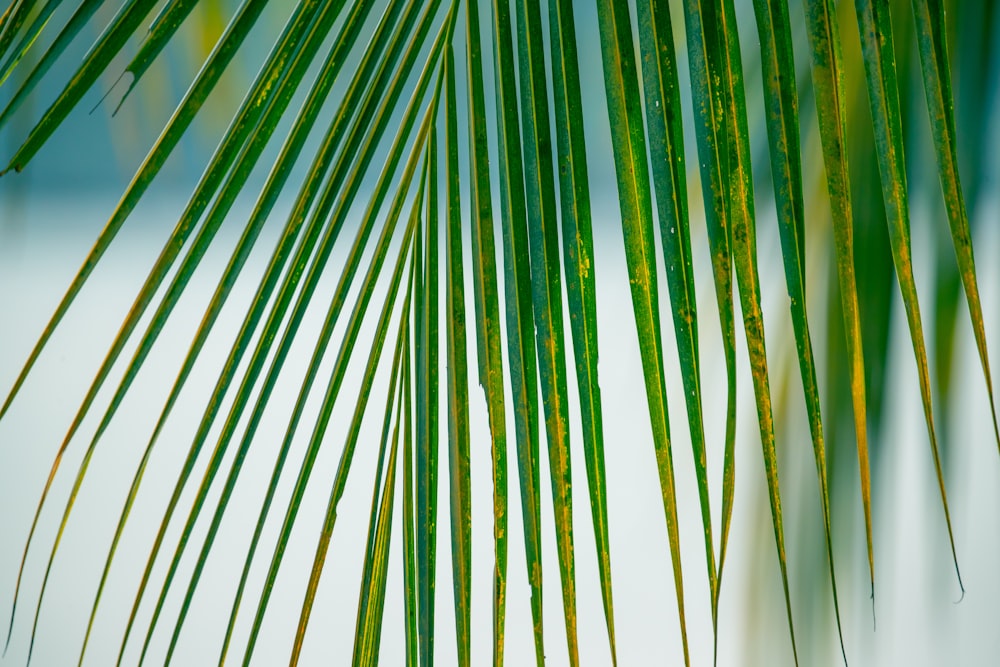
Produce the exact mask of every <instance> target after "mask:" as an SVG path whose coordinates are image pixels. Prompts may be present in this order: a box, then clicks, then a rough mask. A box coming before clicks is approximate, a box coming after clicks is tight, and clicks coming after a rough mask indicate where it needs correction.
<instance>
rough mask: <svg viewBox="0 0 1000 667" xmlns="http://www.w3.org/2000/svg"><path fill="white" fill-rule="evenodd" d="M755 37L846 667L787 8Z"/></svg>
mask: <svg viewBox="0 0 1000 667" xmlns="http://www.w3.org/2000/svg"><path fill="white" fill-rule="evenodd" d="M753 6H754V16H755V17H756V19H757V35H758V36H759V38H760V53H761V65H762V69H763V83H764V105H765V110H766V114H765V115H766V122H767V136H768V145H769V147H770V155H771V180H772V183H773V185H774V200H775V206H776V209H777V217H778V232H779V236H780V237H781V254H782V259H783V263H784V268H785V283H786V285H787V287H788V298H789V308H790V310H791V316H792V329H793V331H794V333H795V346H796V350H797V352H798V358H799V373H800V375H801V377H802V390H803V394H804V397H805V401H806V412H807V414H808V417H809V433H810V435H811V436H812V443H813V455H814V458H815V460H816V474H817V477H818V479H819V494H820V507H821V509H822V512H823V528H824V532H825V534H826V555H827V560H828V563H829V567H830V587H831V590H832V592H833V609H834V616H835V618H836V621H837V635H838V637H839V639H840V650H841V653H842V654H843V656H844V662H845V663H846V662H847V649H846V648H845V647H844V632H843V629H842V628H841V622H840V601H839V598H838V596H837V575H836V572H835V569H834V562H833V535H832V529H831V523H830V491H829V487H828V484H827V472H826V447H825V444H824V441H823V418H822V413H821V410H820V401H819V387H818V384H817V380H816V362H815V356H814V354H813V347H812V337H811V336H810V333H809V320H808V317H807V308H806V285H805V276H806V267H805V261H806V242H805V201H804V198H803V194H802V160H801V157H800V155H801V147H800V146H799V110H798V98H797V92H796V89H795V77H794V72H795V60H794V57H793V54H792V35H791V26H790V25H789V19H788V6H787V5H786V4H784V3H780V2H775V1H774V0H754V5H753Z"/></svg>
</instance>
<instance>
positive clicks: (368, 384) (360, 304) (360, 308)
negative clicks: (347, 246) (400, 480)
mask: <svg viewBox="0 0 1000 667" xmlns="http://www.w3.org/2000/svg"><path fill="white" fill-rule="evenodd" d="M426 127H427V126H426V123H425V124H424V126H423V127H422V128H421V130H422V131H421V132H420V134H419V136H418V137H417V143H416V145H415V147H414V150H413V151H412V153H411V160H410V161H409V163H408V164H407V170H406V173H405V174H404V176H403V181H402V183H401V184H400V189H399V195H400V196H397V198H396V201H395V202H394V204H396V203H399V204H400V206H401V204H402V201H401V199H402V196H404V195H405V193H406V190H407V189H408V187H409V185H410V182H411V180H412V175H413V171H415V169H416V164H415V160H414V159H413V158H415V157H418V156H419V154H420V151H419V148H420V146H421V142H422V141H423V140H424V138H425V136H426V132H425V130H426ZM398 218H399V207H397V206H395V205H394V206H393V210H392V212H391V213H390V214H389V216H388V218H387V220H386V222H385V227H384V229H383V232H382V239H381V240H380V243H379V246H380V247H379V250H381V251H382V252H379V251H376V254H375V258H374V259H373V261H372V264H371V266H370V267H369V270H368V274H367V275H366V276H365V281H364V284H363V285H362V288H361V294H360V295H359V297H358V301H357V304H356V305H355V309H354V312H353V313H352V314H351V321H350V323H349V324H348V330H347V333H346V334H345V336H344V339H343V342H342V343H341V348H340V351H339V353H338V355H337V363H336V366H335V369H334V373H333V377H332V378H331V382H330V384H329V385H328V387H327V391H326V395H325V396H324V398H323V406H322V408H321V411H320V415H319V419H318V420H317V422H316V425H315V426H314V427H313V433H312V436H311V437H310V442H309V451H308V452H307V454H306V462H305V463H304V465H303V467H302V469H301V470H300V473H299V478H298V480H296V484H295V492H294V495H293V500H292V503H291V504H290V505H289V509H290V510H291V509H292V508H295V509H297V507H298V505H299V503H301V501H302V493H301V492H302V491H303V490H304V488H305V484H306V483H307V482H308V476H309V472H310V471H311V468H312V465H313V463H314V462H315V456H316V452H317V450H318V445H319V443H320V442H321V441H322V438H323V436H324V434H325V432H326V427H327V426H328V425H329V420H330V414H331V413H332V410H333V403H334V401H335V400H336V398H337V394H338V392H339V389H340V386H341V383H342V382H343V377H344V371H345V368H346V362H347V359H348V358H349V357H350V354H351V351H352V349H353V346H354V343H355V342H356V341H357V336H358V331H359V329H360V324H361V321H362V319H363V317H364V314H365V310H366V309H367V306H368V301H369V300H370V298H371V296H372V292H373V290H374V286H375V283H376V282H377V280H378V278H379V276H380V274H381V272H382V261H383V260H384V259H385V250H387V249H388V248H387V246H388V243H387V241H388V240H389V239H390V238H391V237H392V233H393V231H394V229H395V227H396V223H397V221H398ZM416 218H417V216H416V215H411V217H410V221H409V223H408V224H407V226H406V230H405V232H404V235H403V241H402V244H401V245H400V248H399V254H398V256H397V259H396V264H395V268H394V269H393V272H392V276H391V277H390V279H389V291H388V294H387V295H386V298H385V302H384V303H383V306H382V312H381V314H380V316H379V321H378V325H377V327H376V333H375V336H374V338H373V339H372V347H371V353H370V354H369V356H368V365H367V367H366V368H365V374H364V378H363V379H362V382H361V387H360V389H359V391H358V401H357V403H356V404H355V409H354V415H353V417H352V419H351V425H350V427H349V428H348V432H347V440H346V442H345V444H344V449H343V451H342V452H341V455H340V461H339V463H338V464H337V473H336V475H335V477H334V480H333V484H332V485H331V486H332V488H331V490H330V499H329V501H328V503H327V509H326V512H325V516H326V519H325V521H324V523H323V529H322V532H321V533H320V537H319V544H318V546H317V548H316V556H315V558H314V560H313V565H312V573H311V575H310V577H309V583H308V585H307V587H306V593H305V600H304V601H303V603H302V611H301V612H300V614H299V625H298V629H297V630H296V632H295V641H294V643H293V645H292V657H291V659H290V660H289V664H290V665H296V664H298V661H299V658H300V656H301V650H302V641H303V639H305V632H306V628H307V626H308V624H309V617H310V614H311V612H312V606H313V602H314V600H315V597H316V589H317V586H318V584H319V578H320V575H321V574H322V572H323V563H324V562H325V560H326V553H327V550H328V549H329V546H330V539H331V537H332V535H333V529H334V526H335V524H336V521H337V504H338V502H339V501H340V498H341V496H342V495H343V493H344V486H345V484H346V482H347V475H348V474H349V472H350V469H351V461H352V459H353V456H354V450H355V448H356V446H357V443H358V437H359V435H360V431H361V421H362V419H363V417H364V412H365V408H366V406H367V404H368V399H369V397H370V396H371V388H372V383H373V382H374V379H375V370H376V368H377V366H378V361H379V357H380V355H381V353H382V348H383V346H384V344H385V339H386V334H387V332H388V327H389V320H390V319H391V316H392V307H393V304H394V302H395V299H396V295H397V293H398V292H399V285H400V282H401V280H402V275H403V271H404V267H405V264H406V257H407V255H408V254H409V247H410V242H411V240H412V238H413V230H414V227H415V226H416ZM383 241H384V242H383ZM290 520H291V521H294V514H292V513H289V514H287V515H286V518H285V523H284V525H283V526H282V535H281V538H280V541H279V544H278V547H277V548H276V549H275V555H274V558H273V559H272V562H271V570H270V571H269V572H268V584H267V586H266V588H265V597H263V598H262V599H261V603H260V605H259V606H258V609H257V618H255V619H254V629H253V631H252V632H251V635H250V643H249V646H248V647H247V652H246V655H245V656H244V658H243V664H244V665H247V664H249V662H250V658H251V657H252V654H253V647H254V644H255V641H256V639H257V636H258V632H259V629H260V620H261V618H262V616H263V611H264V610H265V609H266V603H267V597H266V595H267V592H269V591H270V589H271V587H272V586H273V584H274V574H275V572H276V569H277V566H278V565H279V564H280V562H281V554H282V553H283V551H284V545H285V544H286V543H287V540H288V530H287V529H288V528H290V526H291V523H290Z"/></svg>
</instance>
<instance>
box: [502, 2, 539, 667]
mask: <svg viewBox="0 0 1000 667" xmlns="http://www.w3.org/2000/svg"><path fill="white" fill-rule="evenodd" d="M493 52H494V58H493V63H494V68H495V80H496V87H497V90H496V95H495V99H496V119H497V136H498V138H499V140H498V143H499V153H500V169H499V171H500V198H501V207H500V214H501V215H500V218H501V228H502V239H503V265H504V287H505V289H504V296H505V310H506V318H507V357H508V359H509V360H510V379H511V398H512V403H513V405H514V430H515V437H516V440H517V468H518V481H519V484H520V488H521V516H522V521H523V530H524V544H525V566H526V567H527V570H528V584H529V585H530V586H531V620H532V630H533V635H534V640H535V661H536V663H537V664H538V665H539V667H541V665H542V664H543V663H544V661H545V654H544V646H543V642H542V635H543V625H542V621H543V618H542V531H541V504H540V503H541V499H540V496H539V494H540V489H539V470H538V466H539V464H538V460H539V459H538V389H537V387H538V384H537V382H536V380H535V378H536V377H537V367H536V361H535V347H534V344H533V338H534V313H533V306H532V302H531V267H530V264H529V261H528V227H527V226H528V223H527V212H526V210H525V201H524V165H523V163H522V157H521V130H520V126H519V124H518V118H517V90H516V80H515V70H514V47H513V39H512V34H511V23H510V6H509V5H508V3H506V2H494V3H493Z"/></svg>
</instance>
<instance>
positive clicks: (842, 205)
mask: <svg viewBox="0 0 1000 667" xmlns="http://www.w3.org/2000/svg"><path fill="white" fill-rule="evenodd" d="M804 4H805V14H806V24H807V32H808V34H809V44H810V47H811V55H812V81H813V91H814V92H815V95H816V114H817V116H818V121H819V134H820V141H821V143H822V146H823V163H824V165H825V167H826V184H827V191H828V192H829V195H830V208H831V214H832V218H833V235H834V248H835V250H836V257H837V278H838V282H839V284H840V299H841V308H842V309H843V313H844V333H845V336H846V341H847V367H848V375H849V378H850V384H851V400H852V403H853V406H854V411H853V412H854V437H855V439H856V441H857V448H858V468H859V475H860V479H861V502H862V505H863V510H864V515H865V538H866V541H867V546H868V575H869V578H870V584H871V590H872V600H873V605H874V595H875V558H874V552H873V549H872V492H871V467H870V464H869V460H868V417H867V400H866V397H865V362H864V354H863V350H862V346H861V319H860V316H859V310H858V287H857V280H856V278H855V272H854V219H853V214H852V212H851V182H850V178H849V175H848V167H847V143H846V142H847V112H846V109H845V102H844V72H843V59H844V58H843V55H842V54H841V46H840V36H839V33H838V27H837V14H836V8H835V7H834V6H833V2H832V0H804ZM873 609H874V606H873Z"/></svg>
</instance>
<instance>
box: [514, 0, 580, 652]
mask: <svg viewBox="0 0 1000 667" xmlns="http://www.w3.org/2000/svg"><path fill="white" fill-rule="evenodd" d="M516 8H517V10H516V14H517V35H518V39H517V43H518V50H517V53H518V64H519V71H520V84H521V85H520V87H521V105H520V109H521V124H522V127H523V128H524V134H525V137H524V138H525V140H524V174H525V179H524V182H525V202H526V204H527V218H528V256H529V258H530V262H531V277H532V280H531V295H532V302H533V305H534V314H535V344H536V348H537V350H538V370H539V379H540V380H541V388H542V408H543V411H544V414H545V433H546V440H547V442H548V453H549V470H550V478H551V482H552V505H553V513H554V515H555V525H556V545H557V552H558V554H559V575H560V580H561V582H562V598H563V617H564V620H565V623H566V643H567V649H568V652H569V662H570V665H577V664H579V660H580V658H579V646H578V640H577V628H576V625H577V621H576V572H575V566H574V553H573V552H574V547H573V495H572V482H573V479H572V470H571V464H570V448H569V413H568V406H567V401H568V390H567V387H566V362H565V357H564V351H563V350H564V347H565V342H564V340H565V334H564V332H563V323H562V294H561V292H562V278H561V276H560V271H559V236H558V234H559V232H558V229H557V219H556V208H555V182H554V180H553V164H552V139H551V133H550V130H549V108H548V94H547V92H546V83H545V78H546V77H545V51H544V44H543V37H542V20H541V11H540V7H539V5H538V3H537V2H532V1H531V0H519V1H518V2H517V3H516Z"/></svg>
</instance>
